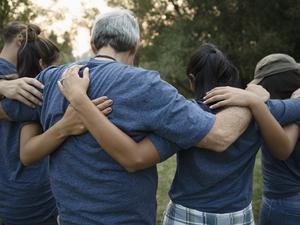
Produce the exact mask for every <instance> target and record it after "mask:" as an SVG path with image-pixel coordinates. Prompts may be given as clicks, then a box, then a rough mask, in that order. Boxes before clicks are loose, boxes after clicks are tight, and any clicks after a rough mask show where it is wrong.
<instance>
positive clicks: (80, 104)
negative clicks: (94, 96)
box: [71, 96, 159, 172]
mask: <svg viewBox="0 0 300 225" xmlns="http://www.w3.org/2000/svg"><path fill="white" fill-rule="evenodd" d="M71 105H72V106H73V107H74V108H75V110H76V111H77V112H78V113H79V115H80V119H81V120H82V122H83V123H84V125H85V127H86V128H87V129H88V130H89V132H90V133H91V134H92V136H93V137H94V138H95V139H96V140H97V142H98V143H99V145H101V147H102V148H103V149H104V150H105V151H106V152H107V153H108V154H109V155H110V156H111V157H112V158H114V159H115V160H116V161H117V162H119V163H120V164H121V165H122V166H123V167H124V168H126V169H127V170H128V171H129V172H134V171H136V170H139V169H144V168H147V167H149V166H152V165H154V164H156V163H158V162H159V158H158V157H157V155H155V154H158V153H155V152H153V151H144V149H145V148H142V146H141V145H142V142H141V144H140V143H136V142H135V141H134V140H133V139H131V138H130V137H129V136H128V135H127V134H125V133H124V132H123V131H121V130H120V129H119V128H118V127H116V126H115V125H114V124H113V123H111V122H110V121H109V120H108V119H107V118H106V116H104V115H103V114H102V113H101V112H100V111H99V110H98V109H97V107H95V105H94V104H93V103H92V102H91V101H90V99H89V98H88V97H87V96H81V97H80V99H77V100H76V101H73V102H71ZM148 146H149V143H148Z"/></svg>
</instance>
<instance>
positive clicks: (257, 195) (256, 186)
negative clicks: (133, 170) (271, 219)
mask: <svg viewBox="0 0 300 225" xmlns="http://www.w3.org/2000/svg"><path fill="white" fill-rule="evenodd" d="M175 168H176V157H175V156H173V157H172V158H170V159H168V160H167V161H165V162H163V163H161V164H159V165H158V175H159V183H158V190H157V220H156V224H157V225H160V224H162V220H163V213H164V210H165V208H166V206H167V204H168V202H169V196H168V190H169V187H170V184H171V182H172V179H173V176H174V173H175ZM261 191H262V179H261V161H260V153H259V154H258V155H257V157H256V163H255V169H254V175H253V199H252V204H253V211H254V218H255V224H259V223H258V219H259V218H258V216H259V208H260V202H261Z"/></svg>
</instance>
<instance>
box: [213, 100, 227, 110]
mask: <svg viewBox="0 0 300 225" xmlns="http://www.w3.org/2000/svg"><path fill="white" fill-rule="evenodd" d="M225 106H231V101H230V100H229V99H226V100H223V101H220V102H217V103H215V104H213V105H211V106H209V108H211V109H217V108H223V107H225Z"/></svg>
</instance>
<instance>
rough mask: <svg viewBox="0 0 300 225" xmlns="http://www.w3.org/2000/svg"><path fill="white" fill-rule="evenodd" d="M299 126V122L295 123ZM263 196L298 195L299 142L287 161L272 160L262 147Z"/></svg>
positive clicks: (299, 170)
mask: <svg viewBox="0 0 300 225" xmlns="http://www.w3.org/2000/svg"><path fill="white" fill-rule="evenodd" d="M297 124H298V125H300V123H299V122H297ZM262 172H263V184H264V189H263V194H264V196H266V197H267V198H275V199H277V198H286V197H291V196H293V195H296V194H299V193H300V140H299V139H298V141H297V143H296V146H295V148H294V151H293V152H292V154H291V155H290V156H289V158H288V159H287V160H278V159H276V158H274V157H273V156H272V155H271V154H270V153H269V151H268V148H267V147H266V146H265V145H264V146H263V147H262Z"/></svg>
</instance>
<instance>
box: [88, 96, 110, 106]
mask: <svg viewBox="0 0 300 225" xmlns="http://www.w3.org/2000/svg"><path fill="white" fill-rule="evenodd" d="M106 100H108V97H107V96H101V97H99V98H96V99H93V100H92V102H93V103H94V105H99V104H100V103H103V102H104V101H106Z"/></svg>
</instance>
